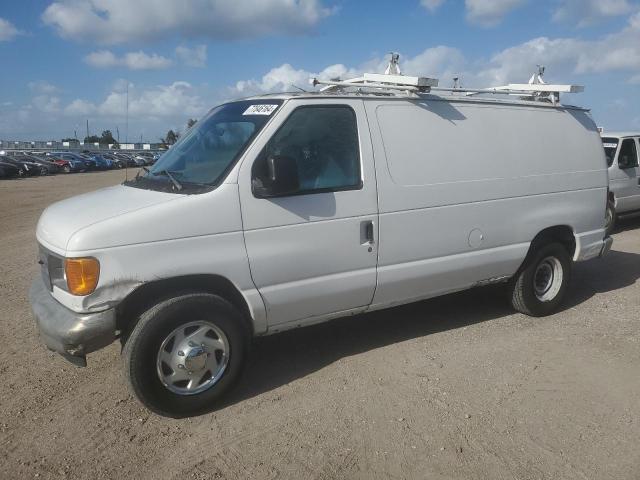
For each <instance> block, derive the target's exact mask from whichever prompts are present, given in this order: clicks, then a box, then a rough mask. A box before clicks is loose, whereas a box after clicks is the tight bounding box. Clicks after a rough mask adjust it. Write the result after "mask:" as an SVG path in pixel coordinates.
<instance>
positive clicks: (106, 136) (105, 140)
mask: <svg viewBox="0 0 640 480" xmlns="http://www.w3.org/2000/svg"><path fill="white" fill-rule="evenodd" d="M100 143H102V144H105V145H109V144H117V143H118V141H117V140H116V139H115V138H113V133H111V130H105V131H103V132H102V135H101V136H100Z"/></svg>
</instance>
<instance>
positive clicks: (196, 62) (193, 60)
mask: <svg viewBox="0 0 640 480" xmlns="http://www.w3.org/2000/svg"><path fill="white" fill-rule="evenodd" d="M176 57H178V60H180V61H181V62H182V63H184V64H185V65H186V66H188V67H204V66H205V65H206V64H207V46H206V45H198V46H196V47H193V48H189V47H185V46H179V47H176Z"/></svg>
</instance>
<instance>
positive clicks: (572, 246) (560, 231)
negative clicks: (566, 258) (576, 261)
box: [529, 225, 576, 257]
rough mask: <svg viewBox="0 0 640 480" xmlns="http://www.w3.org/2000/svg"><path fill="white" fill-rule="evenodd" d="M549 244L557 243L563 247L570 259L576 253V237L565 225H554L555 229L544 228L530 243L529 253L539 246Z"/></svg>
mask: <svg viewBox="0 0 640 480" xmlns="http://www.w3.org/2000/svg"><path fill="white" fill-rule="evenodd" d="M549 242H558V243H561V244H562V245H564V246H565V247H566V248H567V251H568V252H569V255H570V256H571V257H573V254H574V253H575V251H576V237H575V235H574V234H573V229H572V228H571V227H569V226H567V225H556V226H555V227H549V228H545V229H544V230H542V231H541V232H540V233H538V234H537V235H536V236H535V238H534V239H533V241H532V242H531V246H530V247H529V252H531V251H533V250H534V248H536V247H538V246H539V245H543V244H545V243H549Z"/></svg>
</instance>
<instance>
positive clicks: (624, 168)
mask: <svg viewBox="0 0 640 480" xmlns="http://www.w3.org/2000/svg"><path fill="white" fill-rule="evenodd" d="M602 144H603V145H604V151H605V153H606V156H607V165H608V166H609V202H608V204H607V216H606V223H605V224H606V228H607V232H608V233H610V232H611V231H612V230H613V228H614V227H615V224H616V221H617V218H618V214H623V213H632V212H640V167H639V166H638V158H639V157H638V152H640V133H632V132H626V133H625V132H620V133H618V132H611V133H609V132H606V133H603V134H602Z"/></svg>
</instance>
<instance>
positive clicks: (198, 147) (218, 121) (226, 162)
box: [126, 99, 282, 193]
mask: <svg viewBox="0 0 640 480" xmlns="http://www.w3.org/2000/svg"><path fill="white" fill-rule="evenodd" d="M281 104H282V100H275V99H269V100H261V101H260V100H244V101H240V102H232V103H227V104H224V105H220V106H218V107H216V108H214V109H213V110H211V111H210V112H209V113H208V114H207V115H206V116H205V117H204V118H202V119H201V120H200V121H198V122H197V123H196V124H195V125H194V126H193V127H191V128H190V129H189V130H187V131H186V132H185V133H184V135H183V136H182V137H181V138H180V140H179V141H178V142H177V143H176V144H175V145H173V146H172V147H171V148H170V149H169V150H167V151H166V152H165V153H164V154H163V155H162V157H160V159H159V160H158V161H157V162H156V163H155V165H154V166H153V167H152V168H150V169H148V170H145V173H144V174H143V172H142V171H141V172H140V174H139V176H138V177H137V178H136V179H134V180H131V181H129V182H126V185H128V186H132V187H138V188H147V189H157V190H163V191H181V192H182V193H195V192H194V190H203V189H204V190H209V189H211V187H214V186H216V185H217V184H218V183H220V182H221V181H222V180H223V179H224V177H225V175H226V174H227V173H228V172H229V170H230V169H231V167H232V166H233V165H234V164H235V162H236V160H237V159H238V157H240V155H241V154H242V152H244V149H245V148H246V147H247V146H248V145H249V143H251V140H253V138H254V137H255V136H256V134H257V133H258V132H259V131H260V130H261V129H262V128H263V127H264V125H265V124H266V123H267V121H268V120H269V118H271V115H272V114H273V113H274V112H275V111H276V110H277V108H278V107H279V106H280V105H281ZM176 182H177V184H178V185H179V186H180V187H178V188H177V185H176Z"/></svg>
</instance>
